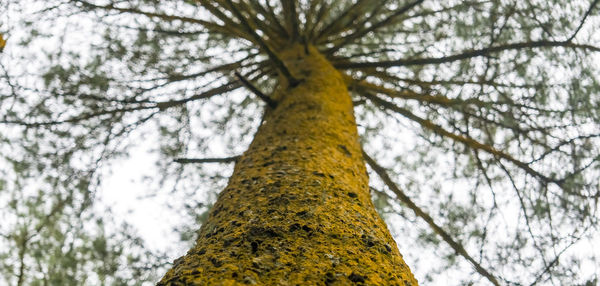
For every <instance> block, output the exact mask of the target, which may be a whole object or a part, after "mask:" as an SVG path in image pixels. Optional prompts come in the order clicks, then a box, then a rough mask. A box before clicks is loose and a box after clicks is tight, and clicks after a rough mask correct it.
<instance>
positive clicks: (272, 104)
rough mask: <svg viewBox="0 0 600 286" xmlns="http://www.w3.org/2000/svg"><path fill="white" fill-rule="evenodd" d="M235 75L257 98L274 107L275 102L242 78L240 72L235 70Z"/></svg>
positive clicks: (275, 105)
mask: <svg viewBox="0 0 600 286" xmlns="http://www.w3.org/2000/svg"><path fill="white" fill-rule="evenodd" d="M235 76H236V77H237V78H238V79H239V80H240V81H241V82H242V83H243V84H244V86H246V88H248V89H249V90H250V91H251V92H252V93H254V94H255V95H256V96H258V98H260V99H261V100H263V101H264V102H265V103H266V104H267V105H269V107H271V108H272V109H275V108H276V107H277V102H275V101H274V100H273V99H271V98H270V97H269V96H267V95H266V94H264V93H263V92H262V91H260V90H259V89H258V88H257V87H256V86H254V85H253V84H252V83H251V82H250V81H248V80H247V79H246V78H244V77H243V76H242V75H241V74H240V73H238V72H235Z"/></svg>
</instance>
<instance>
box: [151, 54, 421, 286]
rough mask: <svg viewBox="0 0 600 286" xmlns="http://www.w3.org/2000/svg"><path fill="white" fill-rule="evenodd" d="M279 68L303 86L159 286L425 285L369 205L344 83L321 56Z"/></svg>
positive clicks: (284, 99) (270, 120) (274, 117)
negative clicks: (236, 285) (243, 285)
mask: <svg viewBox="0 0 600 286" xmlns="http://www.w3.org/2000/svg"><path fill="white" fill-rule="evenodd" d="M307 52H308V53H307ZM281 58H282V59H283V60H284V62H285V64H286V66H287V67H288V68H290V70H291V72H292V74H293V75H294V77H295V78H298V79H299V80H300V83H299V84H298V85H296V86H295V87H293V86H289V85H288V86H287V87H286V88H282V89H280V90H278V91H277V92H275V94H274V95H272V98H273V99H274V100H275V101H276V102H277V106H276V107H275V108H274V109H272V110H269V111H267V113H266V115H265V118H264V121H263V124H262V126H261V127H260V128H259V130H258V132H257V133H256V135H255V137H254V140H253V142H252V144H251V145H250V147H249V149H248V151H246V152H245V153H244V155H243V156H242V157H241V158H240V159H239V160H238V161H237V164H236V166H235V170H234V173H233V175H232V177H231V178H230V180H229V184H228V186H227V187H226V188H225V190H224V191H223V192H222V193H221V194H220V196H219V198H218V201H217V203H216V204H215V205H214V207H213V209H212V211H211V213H210V217H209V219H208V221H207V222H206V223H205V224H204V225H203V226H202V229H201V231H200V235H199V238H198V240H197V242H196V245H195V246H194V247H193V248H192V249H191V250H190V251H189V252H188V254H187V255H186V256H184V257H182V258H180V259H178V260H176V262H175V264H174V266H173V268H172V269H171V270H170V271H169V272H168V273H167V274H166V275H165V276H164V278H163V279H162V281H161V282H160V283H159V285H190V284H202V285H217V284H215V283H222V284H219V285H230V284H228V283H234V282H243V283H249V284H255V283H259V284H261V285H288V284H289V285H317V284H323V283H325V284H327V285H346V284H348V283H350V282H356V283H359V282H364V283H366V284H368V285H383V284H385V285H417V282H416V280H415V279H414V277H413V275H412V273H411V272H410V270H409V268H408V266H407V265H406V264H405V263H404V261H403V259H402V256H401V255H400V253H399V252H398V248H397V247H396V244H395V242H394V240H393V239H392V236H391V235H390V233H389V231H388V230H387V227H386V225H385V224H384V222H383V220H382V219H381V218H380V217H379V215H378V214H377V212H376V210H375V208H374V206H373V204H372V202H371V199H370V195H369V186H368V177H367V173H366V169H365V165H364V161H363V157H362V151H361V147H360V143H359V140H358V134H357V130H356V123H355V120H354V114H353V106H352V101H351V98H350V96H349V94H348V90H347V89H346V83H345V82H344V80H343V78H342V76H341V74H340V73H339V72H338V71H337V70H335V69H334V68H333V66H332V65H331V64H330V63H329V62H328V61H327V60H326V59H325V58H324V57H323V56H321V55H320V54H319V53H318V52H317V50H316V49H313V48H310V50H306V49H305V48H304V47H301V46H297V47H294V48H291V49H288V50H285V51H284V52H282V54H281Z"/></svg>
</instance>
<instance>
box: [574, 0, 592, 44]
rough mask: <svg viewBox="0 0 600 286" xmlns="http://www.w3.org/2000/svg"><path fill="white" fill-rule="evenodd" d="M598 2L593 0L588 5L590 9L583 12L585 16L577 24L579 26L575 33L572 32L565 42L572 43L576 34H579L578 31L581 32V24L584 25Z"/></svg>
mask: <svg viewBox="0 0 600 286" xmlns="http://www.w3.org/2000/svg"><path fill="white" fill-rule="evenodd" d="M598 2H600V0H595V1H594V2H592V4H590V8H588V9H587V11H586V12H585V14H584V15H583V19H581V22H579V26H578V27H577V29H575V32H573V34H572V35H571V37H569V38H568V39H567V40H566V42H571V41H573V39H575V36H577V33H579V30H581V28H582V27H583V24H585V20H586V19H587V17H588V16H589V15H590V13H592V10H594V7H595V6H596V4H598Z"/></svg>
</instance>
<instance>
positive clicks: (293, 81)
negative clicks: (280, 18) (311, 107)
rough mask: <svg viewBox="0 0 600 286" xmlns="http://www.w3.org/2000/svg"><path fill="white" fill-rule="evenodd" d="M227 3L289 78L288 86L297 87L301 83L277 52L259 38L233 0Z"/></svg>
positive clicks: (228, 0)
mask: <svg viewBox="0 0 600 286" xmlns="http://www.w3.org/2000/svg"><path fill="white" fill-rule="evenodd" d="M226 1H227V3H228V4H229V5H230V6H231V12H232V13H233V14H235V16H236V17H237V18H238V20H240V22H241V23H242V26H243V27H244V28H245V29H246V31H247V32H248V33H249V34H250V35H251V36H252V37H253V38H254V40H255V41H256V42H257V43H258V44H259V46H260V47H261V48H262V49H263V50H264V51H265V53H267V55H268V56H269V59H271V61H273V63H274V64H275V66H276V67H277V69H278V70H279V71H280V72H281V73H282V74H283V76H284V77H286V78H287V80H288V84H289V85H290V86H291V87H294V86H297V85H298V83H300V81H299V80H298V79H296V78H295V77H294V76H292V74H291V73H290V71H289V70H288V68H287V67H286V66H285V64H284V63H283V61H282V60H281V59H280V58H279V57H278V56H277V54H275V52H274V51H273V50H272V49H271V48H270V47H269V45H267V43H266V42H265V41H264V40H263V38H262V37H261V36H259V35H258V34H257V33H256V31H254V30H253V29H252V27H251V26H250V24H249V23H248V21H247V20H246V18H245V17H244V15H242V13H241V12H240V11H239V10H237V9H236V7H235V5H234V4H233V2H231V0H226Z"/></svg>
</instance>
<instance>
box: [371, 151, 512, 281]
mask: <svg viewBox="0 0 600 286" xmlns="http://www.w3.org/2000/svg"><path fill="white" fill-rule="evenodd" d="M363 157H364V158H365V161H367V164H369V166H371V168H372V169H373V171H375V173H377V175H379V177H380V178H381V180H382V181H383V182H384V183H385V184H386V185H387V186H388V188H389V189H390V190H391V191H392V192H394V194H396V197H397V199H398V200H399V201H401V202H403V203H404V204H406V205H407V206H408V207H409V208H410V209H411V210H413V211H414V212H415V215H417V216H418V217H420V218H421V219H423V220H424V221H425V222H426V223H427V224H428V225H429V227H431V228H432V229H433V231H434V232H435V233H436V234H437V235H439V236H441V237H442V239H443V240H444V241H445V242H446V243H448V245H450V247H452V249H454V251H456V253H458V254H459V255H460V256H462V257H464V258H465V259H466V260H467V261H469V263H471V265H473V267H474V268H475V271H477V272H478V273H479V274H481V275H482V276H484V277H485V278H486V279H487V280H489V281H490V282H491V283H492V284H494V285H496V286H499V285H500V283H499V282H498V280H496V277H494V275H492V274H491V273H490V272H489V271H487V270H486V269H485V268H483V266H481V264H479V263H478V262H477V261H475V259H473V257H471V255H469V253H468V252H467V251H466V250H465V248H464V247H463V246H462V245H461V244H460V243H458V242H457V241H455V240H454V239H453V238H452V236H450V234H449V233H447V232H446V231H445V230H444V229H443V228H442V227H441V226H439V225H438V224H437V223H436V222H435V221H433V218H432V217H431V216H430V215H429V214H428V213H426V212H425V211H424V210H423V209H421V208H420V207H418V206H417V205H416V204H415V203H414V202H413V201H412V200H411V199H410V198H409V197H408V196H407V195H406V194H405V193H404V192H403V191H402V190H401V189H400V188H399V187H398V186H397V185H396V184H395V183H394V181H392V179H391V178H390V176H389V175H388V173H387V171H386V170H385V169H384V168H383V167H382V166H380V165H379V164H377V162H375V160H374V159H373V158H371V157H370V156H369V155H367V153H365V152H364V151H363Z"/></svg>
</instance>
